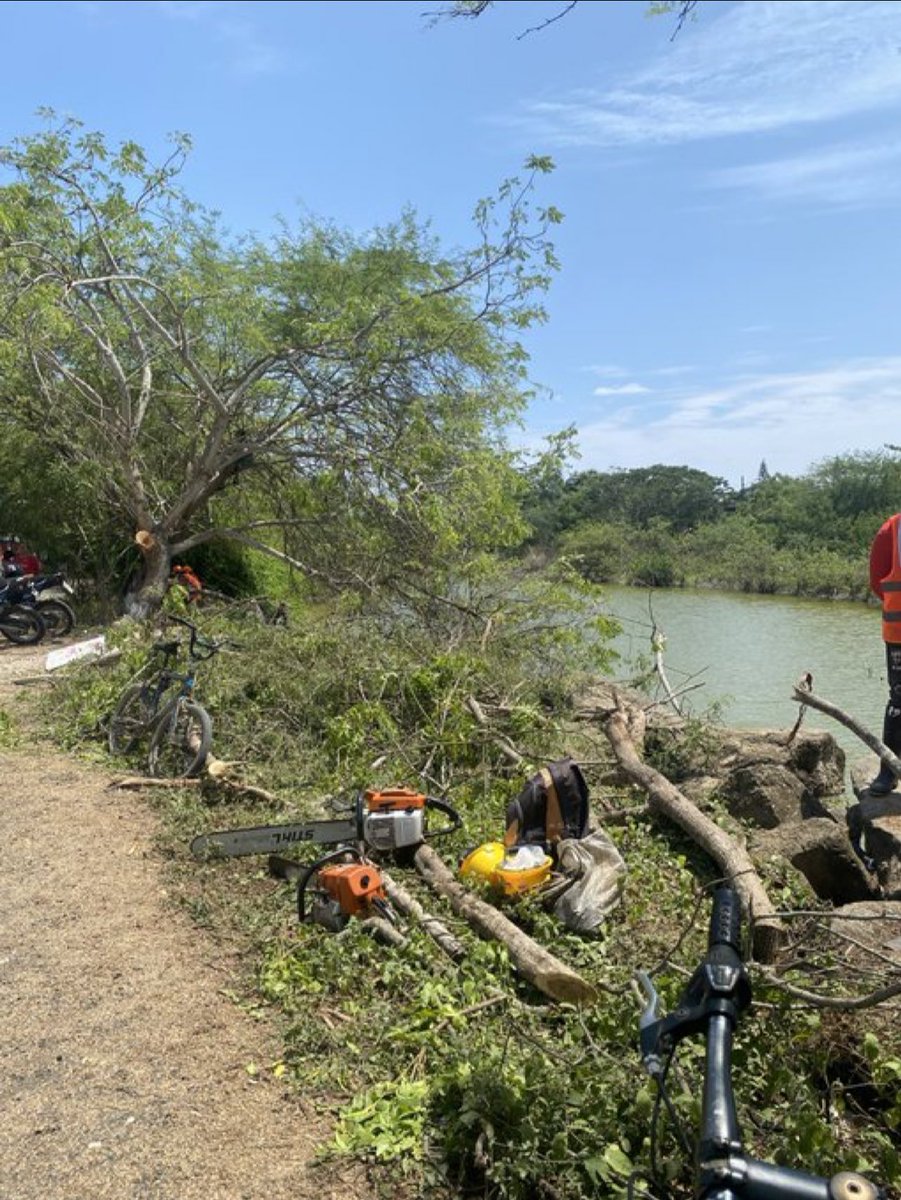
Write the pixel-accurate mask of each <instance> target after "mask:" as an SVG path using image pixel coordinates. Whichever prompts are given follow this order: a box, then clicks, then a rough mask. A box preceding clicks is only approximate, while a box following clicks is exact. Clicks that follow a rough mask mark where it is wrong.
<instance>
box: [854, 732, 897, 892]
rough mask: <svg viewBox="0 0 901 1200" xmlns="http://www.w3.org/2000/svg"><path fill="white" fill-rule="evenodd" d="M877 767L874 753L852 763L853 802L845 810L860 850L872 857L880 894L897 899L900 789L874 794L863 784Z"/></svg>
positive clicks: (871, 776)
mask: <svg viewBox="0 0 901 1200" xmlns="http://www.w3.org/2000/svg"><path fill="white" fill-rule="evenodd" d="M878 769H879V760H878V759H877V758H875V756H874V757H871V758H870V759H867V760H863V761H861V762H859V763H855V764H854V767H853V768H852V770H851V786H852V787H853V789H854V793H855V795H856V796H857V804H856V805H855V806H854V808H853V809H851V810H850V811H849V820H850V821H853V822H854V825H855V826H856V827H857V828H858V829H859V831H860V838H861V841H862V843H863V846H864V849H865V851H866V853H867V854H868V855H869V857H870V858H871V859H873V862H874V865H875V868H876V873H877V875H878V877H879V883H880V885H881V886H882V894H883V896H885V898H886V899H887V900H901V788H899V790H898V791H895V792H889V794H888V795H887V796H874V795H873V794H872V793H871V792H870V791H869V789H868V788H867V786H866V785H867V783H868V782H869V780H871V779H872V778H873V776H874V775H875V774H876V772H877V770H878Z"/></svg>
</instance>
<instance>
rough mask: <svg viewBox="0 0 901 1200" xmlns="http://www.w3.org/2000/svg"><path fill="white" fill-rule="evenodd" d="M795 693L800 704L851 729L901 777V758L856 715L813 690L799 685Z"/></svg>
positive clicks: (794, 690)
mask: <svg viewBox="0 0 901 1200" xmlns="http://www.w3.org/2000/svg"><path fill="white" fill-rule="evenodd" d="M793 695H794V698H795V700H797V701H798V703H799V704H808V705H810V707H811V708H816V709H818V710H819V711H820V712H821V713H825V714H826V716H827V717H832V719H833V720H834V721H838V723H839V724H840V725H844V726H845V728H846V729H850V730H851V732H852V733H853V734H856V735H857V737H859V738H860V740H861V741H862V742H863V743H864V744H865V745H867V746H869V748H870V749H871V750H872V751H873V753H874V754H878V755H879V757H880V759H881V760H882V761H883V762H884V763H885V765H886V766H887V767H888V768H889V770H891V771H893V772H894V774H895V775H897V776H898V778H899V779H901V759H899V758H897V757H896V755H894V754H893V753H892V752H891V750H889V748H888V746H886V745H885V743H884V742H880V740H879V738H878V737H876V735H875V734H873V733H870V731H869V730H868V729H866V728H865V727H864V726H863V725H861V724H860V722H859V721H856V720H855V719H854V717H852V716H849V715H848V713H846V712H844V711H843V710H842V709H840V708H839V707H838V706H837V705H835V704H831V703H830V702H829V701H828V700H822V699H821V698H820V697H819V696H815V695H814V694H813V692H806V691H803V690H802V689H801V688H799V687H797V686H796V687H795V688H794V689H793Z"/></svg>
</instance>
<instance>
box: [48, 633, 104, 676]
mask: <svg viewBox="0 0 901 1200" xmlns="http://www.w3.org/2000/svg"><path fill="white" fill-rule="evenodd" d="M105 649H106V638H105V637H104V636H103V634H101V635H100V637H94V638H88V640H87V641H86V642H76V643H75V645H74V646H63V648H62V649H61V650H51V651H50V653H49V654H48V655H47V660H46V662H45V663H44V666H45V667H46V669H47V670H48V671H56V670H57V669H58V668H59V667H65V666H67V665H68V664H69V663H70V662H76V661H77V660H78V659H79V658H96V657H97V656H98V655H100V654H102V653H103V652H104V650H105Z"/></svg>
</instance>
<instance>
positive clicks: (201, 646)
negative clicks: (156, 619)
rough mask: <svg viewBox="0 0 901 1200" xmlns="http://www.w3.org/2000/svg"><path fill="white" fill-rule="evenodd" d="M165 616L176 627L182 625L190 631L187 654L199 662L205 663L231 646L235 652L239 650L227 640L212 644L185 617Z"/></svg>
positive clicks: (237, 646) (212, 642)
mask: <svg viewBox="0 0 901 1200" xmlns="http://www.w3.org/2000/svg"><path fill="white" fill-rule="evenodd" d="M167 616H168V619H169V620H170V621H174V622H175V624H176V625H184V627H185V629H189V630H190V631H191V637H190V641H189V642H188V654H189V655H190V656H191V657H192V658H195V659H197V660H198V661H199V662H205V661H206V660H207V659H208V658H212V657H213V655H214V654H217V653H218V652H219V651H220V650H222V649H223V648H224V647H225V646H232V647H234V648H235V649H236V650H237V649H241V647H240V646H239V644H238V643H237V642H232V641H230V640H229V639H228V638H223V639H222V640H221V641H218V642H214V641H212V640H211V639H210V638H205V637H204V636H203V634H202V633H201V632H200V630H199V629H198V628H197V626H196V625H195V624H194V622H193V621H189V620H188V619H187V618H186V617H176V616H175V615H174V614H173V613H168V614H167ZM198 651H201V653H198Z"/></svg>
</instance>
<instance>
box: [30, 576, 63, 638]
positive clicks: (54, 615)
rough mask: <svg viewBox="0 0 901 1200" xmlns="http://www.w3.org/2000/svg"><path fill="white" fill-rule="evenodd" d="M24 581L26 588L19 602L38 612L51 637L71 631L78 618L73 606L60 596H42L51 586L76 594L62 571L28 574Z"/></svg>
mask: <svg viewBox="0 0 901 1200" xmlns="http://www.w3.org/2000/svg"><path fill="white" fill-rule="evenodd" d="M22 582H23V583H24V584H25V590H24V591H23V593H22V597H21V599H20V600H19V601H18V603H19V604H21V605H23V606H24V607H26V608H29V609H32V610H33V611H35V612H37V614H38V615H39V616H40V618H41V620H42V621H43V622H44V625H45V627H46V630H47V633H48V634H49V635H50V637H54V638H56V637H65V636H66V635H67V634H69V633H71V632H72V630H73V628H74V626H75V620H76V617H75V610H74V609H73V608H72V606H71V605H70V604H67V603H66V601H65V600H61V599H59V597H58V596H47V597H44V598H43V599H42V597H41V593H42V592H45V591H48V590H49V589H50V588H61V589H62V591H63V592H65V593H66V595H68V596H72V595H74V592H75V589H74V588H73V587H72V585H71V584H70V583H67V582H66V580H65V579H64V578H63V575H62V574H61V573H60V572H57V573H56V574H55V575H26V576H24V577H23V578H22Z"/></svg>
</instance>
